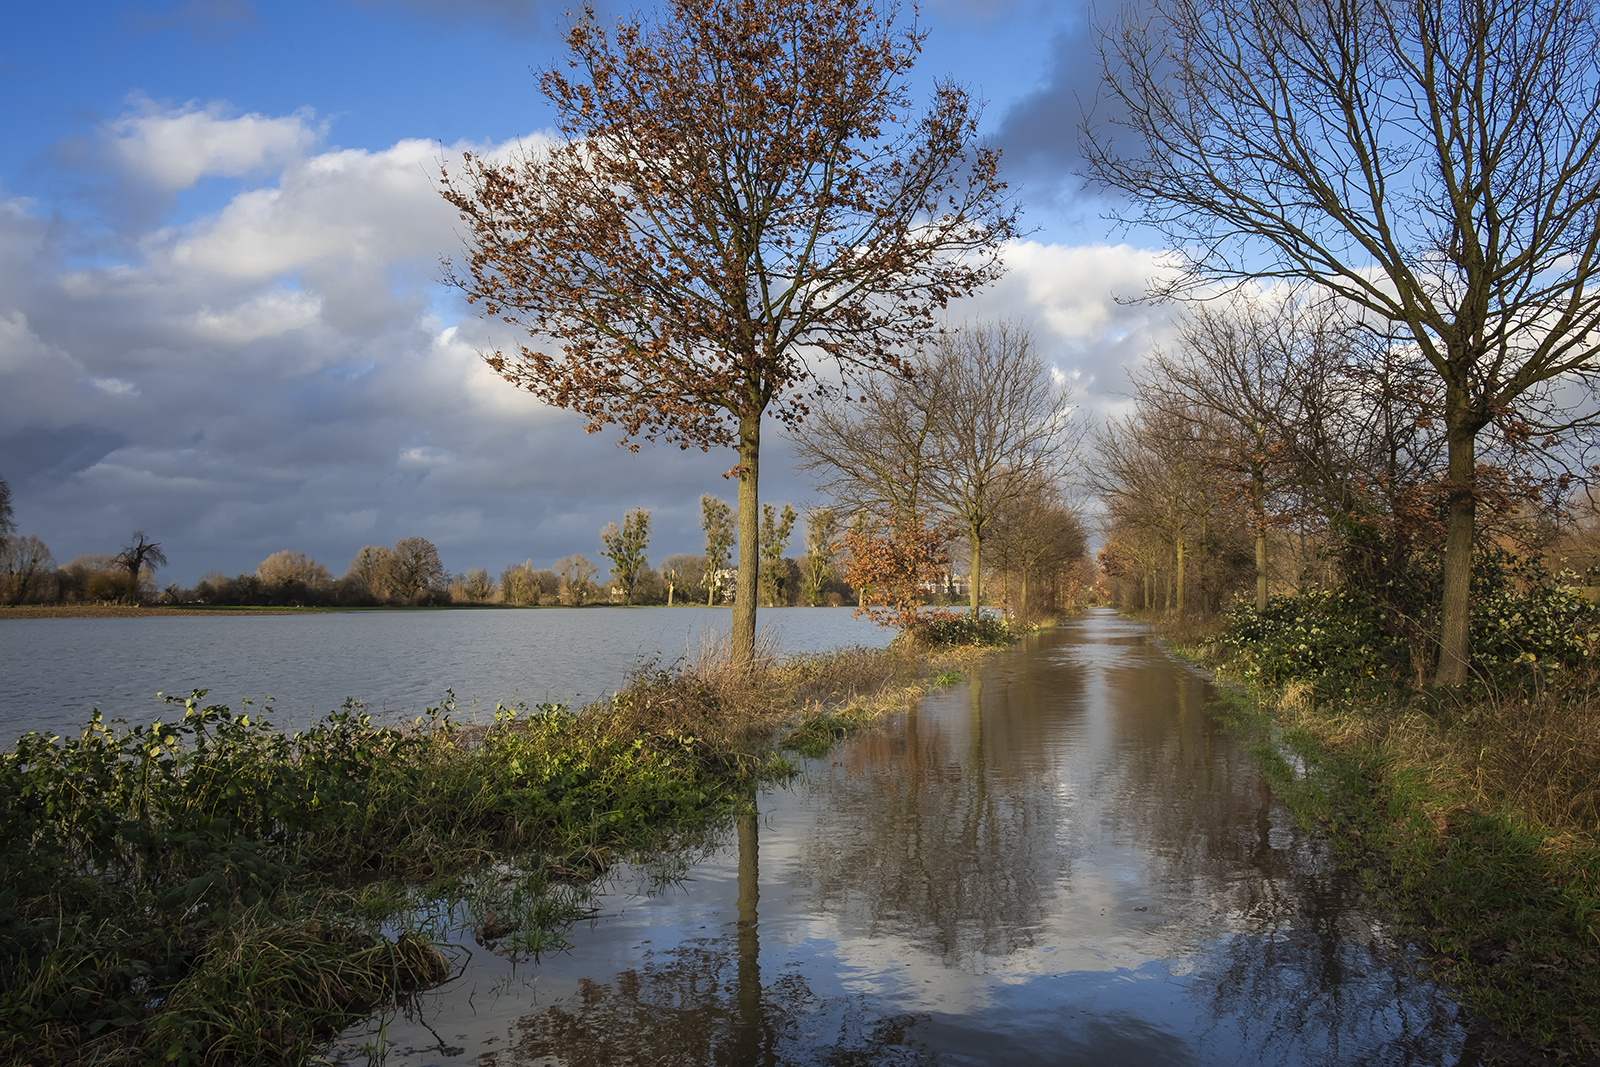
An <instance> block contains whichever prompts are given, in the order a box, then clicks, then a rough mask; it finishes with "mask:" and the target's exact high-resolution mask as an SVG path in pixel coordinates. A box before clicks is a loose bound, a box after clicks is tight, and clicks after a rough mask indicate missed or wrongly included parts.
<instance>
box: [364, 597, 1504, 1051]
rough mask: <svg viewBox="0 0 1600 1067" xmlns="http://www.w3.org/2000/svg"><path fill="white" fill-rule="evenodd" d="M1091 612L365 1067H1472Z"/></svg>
mask: <svg viewBox="0 0 1600 1067" xmlns="http://www.w3.org/2000/svg"><path fill="white" fill-rule="evenodd" d="M1207 697H1208V687H1207V685H1206V684H1205V683H1204V682H1203V681H1202V680H1200V679H1199V678H1197V677H1196V676H1195V675H1193V674H1192V673H1190V672H1189V671H1187V670H1185V669H1184V668H1182V667H1180V666H1178V665H1177V664H1175V663H1173V662H1172V661H1171V660H1169V659H1167V658H1166V657H1165V656H1164V655H1163V654H1162V653H1161V652H1160V650H1159V649H1158V648H1157V647H1156V646H1155V645H1154V643H1153V642H1152V641H1151V639H1150V638H1149V637H1148V636H1147V634H1146V632H1145V631H1144V629H1143V628H1142V627H1140V626H1139V625H1137V624H1134V623H1131V622H1128V621H1126V620H1123V619H1121V618H1119V617H1117V616H1116V615H1114V614H1112V613H1109V612H1091V613H1090V614H1088V615H1087V616H1085V617H1084V618H1082V619H1079V620H1077V621H1075V622H1074V623H1072V624H1071V625H1069V626H1067V627H1065V628H1063V629H1061V630H1058V631H1055V632H1050V633H1046V634H1043V635H1041V636H1040V637H1038V638H1036V639H1034V640H1033V641H1032V642H1030V644H1029V645H1028V646H1027V647H1026V648H1024V649H1022V650H1019V651H1017V652H1014V653H1009V654H1007V655H1005V656H1003V657H1001V658H1000V659H999V660H997V661H996V662H994V663H993V664H992V665H991V666H989V667H988V668H986V669H984V670H983V671H982V673H981V675H980V676H978V677H976V678H974V679H973V680H972V682H971V683H970V684H962V685H959V686H957V687H955V688H953V689H949V690H946V691H944V692H942V693H939V694H937V695H935V696H933V697H931V698H930V699H928V700H927V701H925V702H924V703H923V704H922V706H921V707H920V708H919V709H918V710H917V711H916V712H915V713H912V714H908V715H906V716H903V717H901V718H899V719H898V720H896V721H894V722H892V723H890V724H889V725H888V726H887V727H886V728H885V729H883V730H882V731H880V732H877V733H875V734H873V735H872V736H868V737H865V738H863V739H861V740H859V741H857V742H855V743H853V744H850V745H847V746H845V747H843V748H841V749H839V750H837V751H836V752H835V753H834V754H833V755H832V756H831V757H829V758H827V759H824V760H819V761H814V762H812V763H810V764H809V765H807V767H806V773H805V776H804V778H803V779H800V780H797V781H796V782H795V783H793V784H792V785H791V786H790V787H788V788H782V789H775V790H771V791H768V792H765V793H763V794H762V795H761V796H760V797H759V805H758V806H759V809H760V814H759V816H757V817H755V818H750V819H746V820H744V821H742V822H741V823H740V824H739V825H738V827H737V828H736V829H734V830H731V831H730V832H729V833H728V834H727V839H726V840H725V841H724V842H723V843H722V844H721V845H720V847H717V848H715V849H714V850H712V851H711V852H710V854H709V855H707V856H706V857H705V858H704V859H703V860H701V861H700V862H698V863H697V864H695V865H693V866H692V867H690V868H689V869H688V870H687V871H685V872H684V874H683V878H682V880H681V881H680V882H679V883H678V884H676V885H673V886H669V887H667V888H665V889H660V890H652V889H651V888H650V886H651V883H650V879H649V878H648V877H647V876H645V875H644V874H642V873H641V872H631V871H625V872H622V873H621V874H620V876H619V877H618V879H617V880H616V881H615V882H614V883H613V886H612V888H611V889H610V891H608V893H607V894H605V895H604V896H603V897H602V898H601V899H600V900H599V902H598V904H599V912H600V914H599V917H598V918H597V919H596V920H595V921H594V922H592V923H585V924H582V925H580V926H579V927H578V928H577V929H575V930H574V931H573V932H572V942H573V948H572V950H571V952H570V953H566V954H561V955H556V956H547V957H545V958H543V959H542V960H540V961H538V962H537V963H534V962H528V961H522V962H513V961H509V960H507V959H505V958H502V957H500V956H497V955H495V954H493V953H491V952H488V951H486V950H485V949H483V948H480V947H478V946H477V945H475V944H473V943H472V940H471V938H470V935H467V934H465V933H464V932H463V933H460V934H459V939H460V940H461V942H462V947H463V953H465V951H466V950H470V951H471V955H470V957H467V956H465V955H463V957H462V958H463V959H464V960H465V964H464V967H463V971H462V974H461V976H460V977H459V978H457V979H456V980H455V981H453V982H452V983H451V984H449V985H448V986H446V987H444V988H443V989H441V990H439V991H436V992H433V993H430V994H426V995H424V996H423V997H421V998H419V999H418V1001H417V1002H416V1003H415V1004H413V1005H411V1006H410V1007H409V1009H408V1010H407V1011H406V1012H403V1013H397V1014H390V1015H387V1016H383V1017H380V1018H375V1019H372V1020H369V1021H368V1022H367V1023H366V1024H364V1025H363V1026H360V1027H356V1028H354V1029H352V1030H351V1031H349V1032H347V1033H346V1034H345V1035H343V1036H342V1038H341V1040H340V1042H339V1044H338V1045H337V1046H336V1047H335V1049H334V1050H332V1051H333V1055H334V1058H336V1059H338V1058H343V1059H345V1060H346V1061H348V1062H356V1063H360V1062H386V1063H389V1064H412V1065H423V1064H445V1063H477V1064H485V1065H491V1064H492V1065H503V1067H511V1065H530V1067H531V1065H539V1067H555V1065H572V1067H577V1065H591V1064H592V1065H600V1064H624V1063H631V1064H684V1065H699V1064H726V1065H745V1064H839V1065H844V1064H901V1063H905V1064H913V1063H934V1064H1078V1063H1082V1064H1146V1063H1148V1064H1180V1065H1181V1064H1296V1063H1302V1064H1319V1065H1320V1064H1332V1063H1338V1064H1411V1063H1417V1064H1450V1063H1460V1064H1472V1063H1476V1062H1477V1057H1476V1053H1475V1048H1476V1042H1475V1039H1474V1038H1473V1037H1472V1036H1471V1034H1470V1033H1469V1032H1468V1030H1467V1028H1466V1026H1465V1025H1464V1024H1463V1021H1462V1020H1461V1019H1460V1018H1458V1012H1457V1009H1456V1007H1455V1006H1454V1005H1453V1004H1452V1003H1451V1002H1450V1000H1449V999H1448V998H1447V997H1446V996H1445V995H1444V993H1443V991H1441V990H1440V989H1439V988H1438V987H1436V986H1434V985H1432V984H1430V983H1429V982H1428V981H1426V980H1425V979H1424V978H1423V977H1421V976H1420V975H1419V973H1418V971H1419V968H1418V964H1417V961H1416V960H1415V959H1414V958H1413V957H1412V956H1411V955H1410V954H1409V953H1408V952H1407V951H1406V950H1404V949H1403V948H1401V947H1398V946H1396V945H1395V944H1393V943H1392V942H1391V940H1390V939H1389V938H1388V937H1387V936H1386V935H1385V932H1384V931H1383V930H1382V929H1381V928H1379V927H1378V926H1376V925H1375V924H1374V923H1373V922H1372V920H1371V919H1370V918H1368V917H1366V916H1365V915H1364V914H1363V912H1362V910H1361V906H1360V901H1359V900H1358V899H1357V898H1356V896H1355V894H1354V893H1353V891H1352V890H1351V888H1350V887H1349V886H1347V885H1346V884H1345V883H1344V882H1342V881H1341V879H1340V878H1338V877H1336V876H1335V875H1334V874H1332V873H1331V871H1330V865H1329V863H1328V860H1327V857H1326V855H1325V852H1324V850H1323V848H1322V846H1321V845H1320V844H1319V843H1317V842H1316V841H1314V840H1310V839H1308V838H1307V837H1306V835H1304V834H1303V833H1301V832H1300V831H1299V830H1298V829H1296V828H1295V826H1294V825H1293V822H1292V820H1291V819H1290V817H1289V815H1288V813H1287V812H1286V811H1285V810H1284V809H1283V807H1282V806H1281V805H1280V804H1278V803H1277V802H1276V801H1275V800H1274V799H1273V798H1272V796H1271V794H1270V792H1269V791H1268V790H1267V788H1266V786H1265V785H1264V784H1263V782H1262V779H1261V777H1260V775H1259V774H1258V773H1257V771H1256V769H1255V767H1254V765H1253V764H1252V762H1251V760H1250V759H1249V757H1248V756H1247V755H1246V754H1245V753H1244V752H1243V751H1241V750H1240V749H1239V748H1238V747H1237V746H1235V745H1234V744H1233V743H1232V742H1230V741H1229V740H1228V739H1227V738H1225V737H1224V736H1223V735H1222V734H1221V733H1220V732H1219V731H1218V729H1217V728H1216V727H1214V726H1213V725H1212V724H1211V723H1210V722H1209V721H1208V719H1207V717H1206V716H1205V715H1204V714H1203V712H1202V707H1203V705H1204V704H1205V702H1206V700H1207Z"/></svg>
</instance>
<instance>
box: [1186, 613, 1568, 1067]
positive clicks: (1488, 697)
mask: <svg viewBox="0 0 1600 1067" xmlns="http://www.w3.org/2000/svg"><path fill="white" fill-rule="evenodd" d="M1163 636H1164V637H1165V638H1166V639H1167V640H1169V641H1171V642H1172V643H1173V644H1175V645H1179V646H1180V647H1187V649H1188V651H1189V652H1190V654H1191V655H1193V656H1195V657H1197V658H1199V659H1201V660H1202V661H1208V662H1209V663H1210V664H1211V665H1213V666H1216V667H1217V668H1218V669H1219V673H1220V674H1221V676H1222V677H1224V678H1226V676H1227V664H1226V663H1225V662H1218V661H1217V660H1216V659H1215V658H1213V657H1214V655H1215V653H1216V645H1215V644H1214V643H1212V638H1213V637H1214V635H1211V634H1209V633H1206V632H1201V633H1200V634H1199V637H1198V640H1196V639H1195V637H1194V635H1193V634H1179V635H1177V636H1176V637H1174V636H1172V635H1171V634H1170V633H1169V634H1164V635H1163ZM1186 639H1187V642H1188V643H1187V645H1186V646H1185V645H1183V644H1182V642H1183V641H1185V640H1186ZM1197 646H1198V647H1197ZM1597 682H1600V679H1581V678H1573V679H1569V680H1568V681H1567V683H1566V684H1565V685H1563V686H1562V687H1561V688H1548V687H1547V688H1536V689H1532V690H1529V691H1523V692H1514V693H1495V692H1490V691H1488V690H1485V689H1483V688H1481V687H1480V688H1476V689H1473V690H1470V691H1462V692H1459V693H1448V692H1423V693H1412V692H1405V691H1394V692H1387V693H1384V692H1381V691H1379V690H1376V689H1374V690H1372V691H1370V692H1369V693H1368V694H1367V695H1365V696H1363V697H1360V698H1350V699H1339V700H1335V699H1318V698H1316V697H1315V696H1314V693H1313V690H1312V689H1311V687H1310V686H1308V685H1306V684H1304V683H1298V682H1291V683H1288V684H1286V685H1284V686H1283V687H1281V688H1279V689H1276V690H1270V691H1260V690H1248V689H1243V688H1239V687H1232V688H1229V689H1228V690H1226V691H1225V693H1224V699H1223V702H1222V714H1223V716H1224V718H1225V719H1226V720H1227V721H1228V722H1229V724H1230V725H1231V727H1232V728H1233V729H1234V730H1235V731H1236V732H1237V733H1239V734H1241V735H1242V736H1244V737H1245V738H1246V739H1248V740H1250V741H1251V742H1253V743H1254V745H1255V748H1256V752H1257V754H1258V756H1259V758H1260V759H1261V762H1262V765H1263V767H1264V769H1265V770H1266V773H1267V774H1268V777H1269V778H1270V779H1271V781H1272V783H1273V786H1274V788H1275V789H1276V790H1277V792H1278V794H1279V796H1281V797H1282V798H1283V799H1284V801H1285V802H1286V803H1287V804H1288V805H1289V807H1290V808H1291V810H1293V811H1294V812H1295V814H1296V816H1297V817H1298V818H1299V819H1300V821H1301V822H1302V823H1303V824H1304V825H1306V826H1308V827H1311V828H1314V829H1317V830H1320V831H1323V832H1326V833H1327V834H1328V835H1329V836H1330V838H1331V840H1332V842H1333V844H1334V847H1335V852H1336V855H1337V856H1338V857H1339V859H1340V862H1341V863H1342V864H1343V865H1344V866H1346V867H1347V868H1349V869H1351V870H1353V871H1355V872H1356V873H1357V874H1358V876H1359V877H1360V879H1361V880H1362V883H1363V884H1364V886H1365V887H1366V889H1367V890H1368V891H1369V892H1370V893H1371V894H1372V896H1373V899H1374V900H1375V901H1377V902H1378V903H1379V905H1380V906H1382V907H1384V908H1385V909H1386V910H1387V911H1388V912H1389V913H1390V915H1391V917H1392V918H1393V919H1395V920H1396V921H1397V922H1399V924H1400V925H1401V928H1402V929H1405V930H1407V931H1408V933H1409V936H1410V937H1411V938H1412V939H1413V940H1414V941H1415V942H1416V943H1417V944H1419V945H1420V946H1421V947H1422V948H1423V949H1424V951H1425V952H1426V954H1427V955H1428V957H1429V958H1430V960H1431V965H1432V968H1433V971H1434V973H1435V974H1436V975H1438V976H1439V977H1441V978H1443V979H1445V980H1447V981H1449V982H1450V983H1452V985H1453V986H1454V987H1455V988H1456V989H1457V990H1458V991H1459V995H1460V997H1461V999H1462V1001H1463V1002H1464V1003H1465V1004H1466V1005H1468V1006H1469V1007H1470V1008H1472V1009H1473V1010H1474V1011H1476V1012H1477V1013H1479V1014H1480V1015H1481V1016H1482V1017H1484V1018H1486V1019H1488V1020H1489V1021H1491V1022H1492V1024H1493V1025H1494V1026H1495V1028H1496V1030H1497V1032H1498V1034H1499V1035H1500V1038H1501V1040H1502V1041H1503V1046H1502V1048H1501V1049H1500V1050H1499V1052H1500V1055H1501V1056H1502V1058H1504V1059H1506V1060H1509V1061H1534V1062H1595V1061H1596V1060H1600V966H1597V963H1600V840H1597V838H1600V684H1597Z"/></svg>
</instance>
